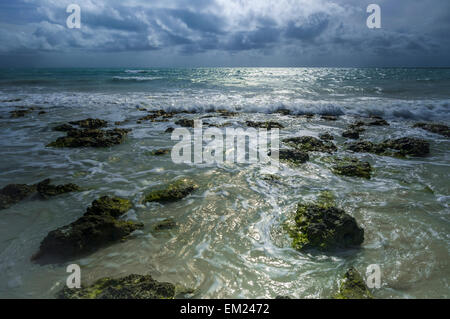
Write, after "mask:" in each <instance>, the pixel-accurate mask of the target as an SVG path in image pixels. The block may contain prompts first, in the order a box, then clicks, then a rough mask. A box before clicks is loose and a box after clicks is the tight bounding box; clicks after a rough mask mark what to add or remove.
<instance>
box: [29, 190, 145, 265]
mask: <svg viewBox="0 0 450 319" xmlns="http://www.w3.org/2000/svg"><path fill="white" fill-rule="evenodd" d="M130 208H131V202H130V201H129V200H126V199H122V198H118V197H107V196H104V197H101V198H99V199H97V200H95V201H94V202H93V203H92V205H91V206H90V207H88V209H87V211H86V213H85V214H84V215H83V216H82V217H80V218H79V219H77V220H76V221H75V222H73V223H71V224H69V225H66V226H63V227H60V228H58V229H56V230H53V231H51V232H50V233H48V235H47V236H46V237H45V238H44V240H43V241H42V242H41V245H40V248H39V252H38V253H37V254H36V255H34V256H33V258H32V259H33V260H35V261H41V260H47V259H49V260H52V259H54V260H58V261H59V260H65V259H68V258H74V257H77V256H79V255H82V254H86V253H89V252H92V251H95V250H96V249H98V248H99V247H101V246H104V245H106V244H110V243H112V242H115V241H119V240H122V239H124V238H125V237H126V236H128V235H129V234H131V233H132V232H133V231H135V230H137V229H141V228H142V227H143V225H142V224H141V223H134V222H130V221H123V220H119V219H118V217H119V216H120V215H122V214H124V213H126V212H127V211H128V210H129V209H130Z"/></svg>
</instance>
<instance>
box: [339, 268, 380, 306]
mask: <svg viewBox="0 0 450 319" xmlns="http://www.w3.org/2000/svg"><path fill="white" fill-rule="evenodd" d="M334 298H335V299H373V296H372V294H371V293H370V291H369V289H368V288H367V286H366V283H365V282H364V280H363V278H362V277H361V275H360V274H359V272H358V271H357V270H356V269H355V268H353V267H352V268H350V269H349V270H348V271H347V272H346V273H345V275H344V279H343V280H342V282H341V285H340V287H339V292H338V293H337V294H336V295H334Z"/></svg>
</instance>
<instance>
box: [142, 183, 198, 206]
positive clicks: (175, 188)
mask: <svg viewBox="0 0 450 319" xmlns="http://www.w3.org/2000/svg"><path fill="white" fill-rule="evenodd" d="M197 188H198V186H197V185H196V184H195V183H194V182H193V181H192V180H191V179H188V178H181V179H178V180H176V181H175V182H173V183H171V184H169V185H168V186H167V187H166V188H164V189H159V190H154V191H152V192H150V193H149V194H147V195H146V196H145V198H144V203H147V202H159V203H165V202H173V201H177V200H180V199H183V198H184V197H186V196H188V195H189V194H190V193H192V192H193V191H195V190H196V189H197Z"/></svg>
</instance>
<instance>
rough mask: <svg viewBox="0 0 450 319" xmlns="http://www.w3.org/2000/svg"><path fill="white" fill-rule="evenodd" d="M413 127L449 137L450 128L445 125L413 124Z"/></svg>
mask: <svg viewBox="0 0 450 319" xmlns="http://www.w3.org/2000/svg"><path fill="white" fill-rule="evenodd" d="M413 127H414V128H421V129H423V130H426V131H428V132H431V133H435V134H440V135H443V136H446V137H450V128H449V127H448V126H447V125H443V124H434V123H416V124H414V126H413Z"/></svg>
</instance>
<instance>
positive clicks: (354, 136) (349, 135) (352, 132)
mask: <svg viewBox="0 0 450 319" xmlns="http://www.w3.org/2000/svg"><path fill="white" fill-rule="evenodd" d="M342 137H346V138H351V139H355V140H357V139H358V138H359V132H358V131H357V130H347V131H344V132H343V133H342Z"/></svg>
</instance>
